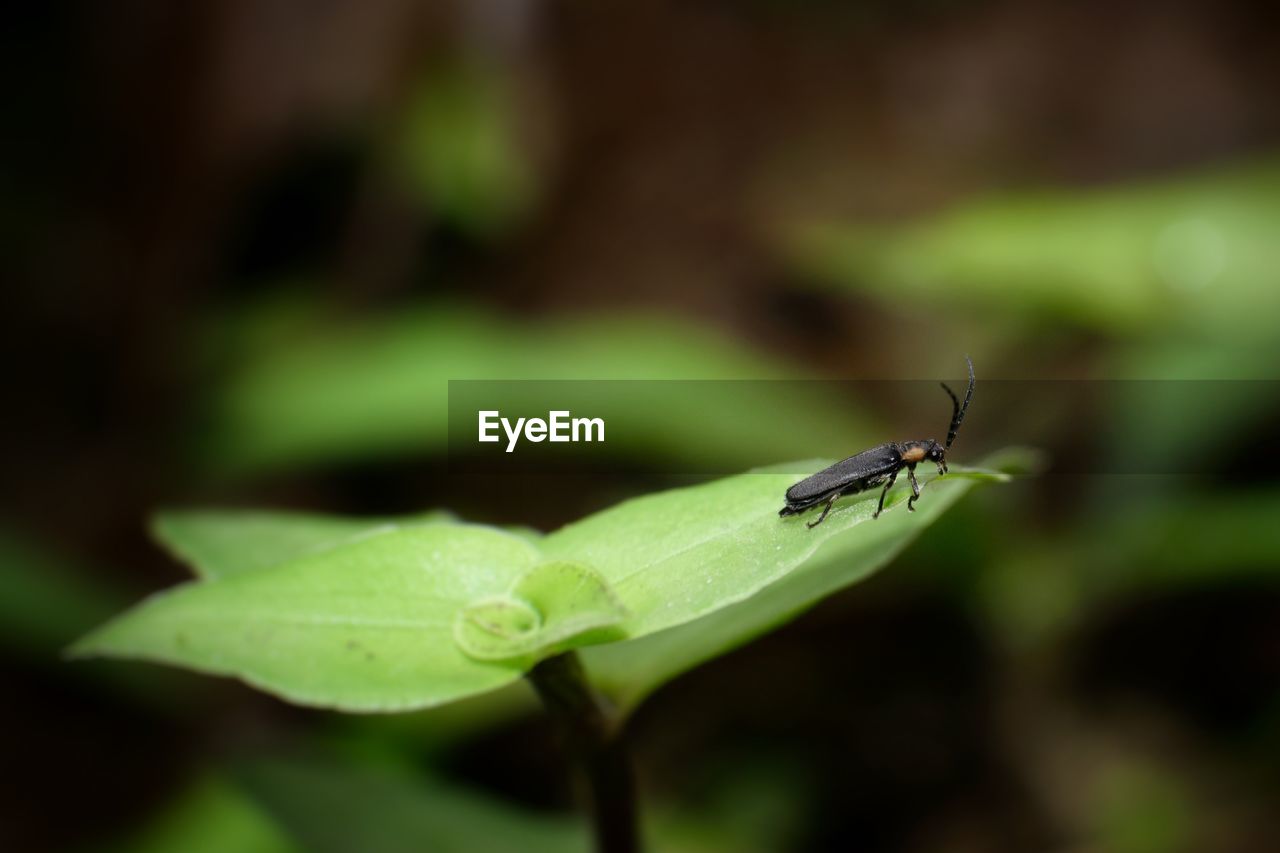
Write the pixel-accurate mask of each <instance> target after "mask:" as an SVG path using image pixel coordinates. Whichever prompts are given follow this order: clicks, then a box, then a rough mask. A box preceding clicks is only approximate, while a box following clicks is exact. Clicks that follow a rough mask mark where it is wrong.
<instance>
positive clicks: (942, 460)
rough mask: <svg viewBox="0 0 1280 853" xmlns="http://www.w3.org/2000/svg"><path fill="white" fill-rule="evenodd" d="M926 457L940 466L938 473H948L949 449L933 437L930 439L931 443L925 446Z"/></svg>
mask: <svg viewBox="0 0 1280 853" xmlns="http://www.w3.org/2000/svg"><path fill="white" fill-rule="evenodd" d="M924 458H925V459H928V460H929V461H930V462H933V463H935V464H936V465H937V466H938V473H939V474H945V473H947V449H946V448H945V447H943V446H942V445H941V444H938V442H936V441H934V440H933V439H929V444H928V446H927V447H926V448H925V451H924Z"/></svg>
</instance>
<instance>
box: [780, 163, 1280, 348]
mask: <svg viewBox="0 0 1280 853" xmlns="http://www.w3.org/2000/svg"><path fill="white" fill-rule="evenodd" d="M791 249H792V251H793V256H794V258H795V261H796V263H797V265H798V266H800V267H801V268H803V269H804V270H805V271H807V272H808V273H810V274H811V275H813V276H814V277H815V278H816V279H818V280H821V281H828V282H832V283H835V284H838V285H840V286H845V287H850V288H859V289H865V290H871V291H876V292H879V293H881V294H883V295H884V296H885V297H886V298H887V299H890V300H892V301H893V302H895V303H901V302H902V301H903V300H904V299H908V300H910V299H912V298H919V299H924V300H927V301H928V302H929V304H937V303H940V302H941V303H948V304H952V305H958V306H967V307H970V308H973V307H974V306H980V308H981V310H982V312H983V315H982V316H983V317H984V319H985V320H986V323H987V325H988V326H990V325H991V319H990V318H991V316H992V313H993V312H997V313H999V314H1002V315H1008V314H1016V313H1043V314H1044V315H1045V316H1046V317H1047V318H1048V319H1051V320H1053V321H1054V322H1056V323H1058V324H1060V323H1061V320H1062V319H1063V318H1066V319H1069V320H1072V321H1075V322H1076V323H1078V324H1080V325H1082V326H1086V327H1092V328H1101V329H1103V330H1105V331H1109V332H1124V333H1132V332H1135V331H1145V332H1151V333H1155V334H1158V333H1161V332H1162V331H1163V330H1165V329H1167V328H1168V327H1169V326H1171V325H1172V326H1176V327H1177V328H1178V330H1179V334H1178V336H1177V340H1178V341H1179V342H1180V343H1181V342H1184V341H1185V339H1186V337H1187V335H1188V333H1189V332H1192V331H1194V332H1195V333H1196V334H1203V335H1206V336H1209V337H1212V338H1215V339H1219V340H1228V341H1237V342H1238V341H1252V342H1255V343H1256V342H1263V341H1271V340H1273V339H1274V324H1273V323H1272V322H1271V318H1272V317H1274V316H1276V315H1277V314H1280V289H1278V288H1276V287H1275V286H1274V278H1273V272H1274V270H1275V269H1276V268H1277V266H1280V161H1277V160H1276V159H1275V158H1274V157H1273V158H1269V159H1263V160H1259V161H1255V162H1251V163H1239V164H1232V165H1230V166H1227V167H1221V168H1215V169H1211V170H1205V171H1204V172H1201V173H1198V174H1192V175H1188V176H1180V177H1176V178H1172V179H1168V180H1162V181H1154V182H1144V183H1139V184H1132V185H1127V186H1116V187H1109V188H1103V189H1091V190H1088V191H1082V190H1080V189H1058V190H1045V191H1038V192H1037V191H1023V192H1010V193H1004V194H1000V195H993V196H989V197H983V198H978V199H974V200H970V201H967V202H964V203H961V204H959V205H957V206H956V207H954V208H953V209H951V210H947V211H941V212H939V213H937V214H935V215H931V216H925V217H922V218H921V219H919V220H917V221H914V222H909V223H907V224H905V225H892V226H885V225H881V224H876V223H866V222H847V223H823V224H817V225H814V226H811V227H804V228H801V229H799V230H798V231H797V233H796V234H794V235H793V238H792V240H791Z"/></svg>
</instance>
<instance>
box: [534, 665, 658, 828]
mask: <svg viewBox="0 0 1280 853" xmlns="http://www.w3.org/2000/svg"><path fill="white" fill-rule="evenodd" d="M528 678H529V681H530V682H532V684H533V688H534V690H536V691H537V692H538V696H539V697H540V698H541V699H542V704H543V705H545V706H546V709H547V712H548V713H549V714H551V717H552V718H553V719H554V720H555V722H556V725H557V726H558V727H559V728H560V730H561V733H562V735H563V737H564V739H565V741H566V743H567V745H568V747H569V750H570V752H571V753H572V754H573V756H574V758H575V759H576V760H577V761H578V762H579V763H580V764H581V765H582V767H583V769H584V770H585V771H586V777H587V785H588V788H589V793H590V806H591V823H592V829H593V831H594V834H595V846H596V850H597V851H599V853H637V851H638V850H639V849H640V834H639V830H638V827H637V820H636V817H637V815H636V787H635V779H634V777H633V776H632V773H631V761H630V758H629V757H628V755H627V750H626V745H625V744H624V743H623V739H622V732H621V727H620V725H619V724H618V722H617V718H616V717H615V715H614V714H613V711H612V709H611V708H610V707H609V705H608V703H607V702H606V701H605V699H604V698H603V697H601V696H600V695H599V694H598V693H596V692H595V691H594V690H592V689H591V685H590V684H588V683H587V679H586V675H585V673H584V672H583V670H582V662H581V661H580V660H579V659H578V656H577V654H575V653H574V652H565V653H564V654H559V655H556V656H555V657H550V658H547V659H546V660H544V661H542V662H540V663H538V664H537V665H536V666H534V668H533V669H532V670H530V671H529V675H528Z"/></svg>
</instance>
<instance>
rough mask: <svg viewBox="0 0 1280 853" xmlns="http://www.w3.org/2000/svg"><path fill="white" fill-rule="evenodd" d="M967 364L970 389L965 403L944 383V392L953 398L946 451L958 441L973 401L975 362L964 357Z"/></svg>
mask: <svg viewBox="0 0 1280 853" xmlns="http://www.w3.org/2000/svg"><path fill="white" fill-rule="evenodd" d="M964 360H965V363H966V364H968V365H969V387H968V389H967V390H966V391H965V392H964V403H963V404H961V402H960V400H959V399H957V398H956V395H955V392H953V391H952V390H951V389H950V388H948V387H947V383H945V382H942V383H940V384H941V385H942V390H943V391H946V392H947V396H948V397H950V398H951V426H949V427H948V428H947V445H946V449H948V450H949V449H950V448H951V442H953V441H955V440H956V433H957V432H958V431H959V430H960V423H961V421H963V420H964V413H965V412H967V411H968V410H969V401H970V400H972V399H973V385H974V377H973V362H972V361H971V360H970V359H969V356H967V355H966V356H965V357H964Z"/></svg>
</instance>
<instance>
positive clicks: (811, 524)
mask: <svg viewBox="0 0 1280 853" xmlns="http://www.w3.org/2000/svg"><path fill="white" fill-rule="evenodd" d="M838 497H840V493H839V492H836V493H835V494H834V495H832V496H831V497H829V498H827V505H826V506H824V507H823V508H822V515H820V516H818V520H817V521H811V522H809V523H808V524H807V525H805V526H806V527H808V528H809V529H810V530H812V529H813V528H815V527H817V526H818V525H819V524H821V523H822V522H823V519H825V518H826V517H827V513H829V512H831V505H832V504H833V503H835V502H836V499H837V498H838Z"/></svg>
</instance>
